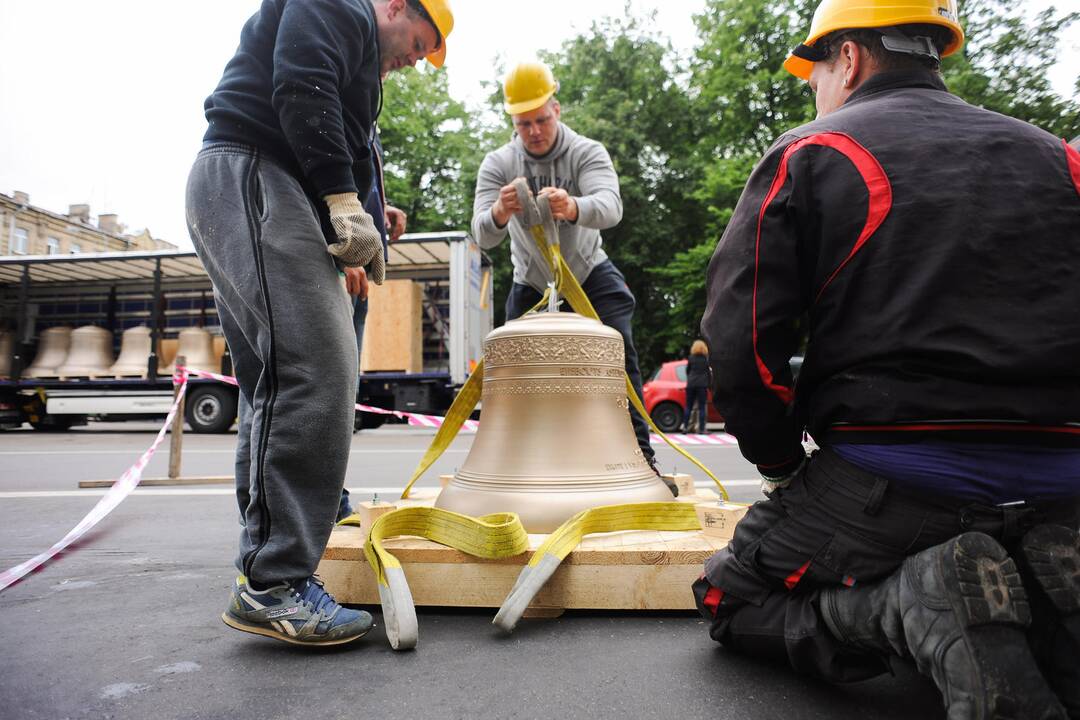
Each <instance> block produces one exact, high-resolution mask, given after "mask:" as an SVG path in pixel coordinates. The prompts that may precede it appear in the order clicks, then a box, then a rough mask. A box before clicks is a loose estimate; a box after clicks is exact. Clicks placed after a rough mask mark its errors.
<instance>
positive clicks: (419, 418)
mask: <svg viewBox="0 0 1080 720" xmlns="http://www.w3.org/2000/svg"><path fill="white" fill-rule="evenodd" d="M187 372H188V374H189V375H193V376H195V377H201V378H209V379H211V380H217V381H219V382H224V383H229V384H230V385H237V384H238V383H237V382H236V378H234V377H230V376H228V375H219V374H218V373H212V372H209V371H207V370H197V369H195V368H188V369H187ZM356 409H357V410H359V411H361V412H366V413H374V414H376V415H393V416H394V417H398V418H401V419H403V420H405V421H407V422H408V423H409V424H410V425H413V426H416V427H431V428H437V427H441V426H442V424H443V421H444V420H445V419H446V418H444V417H440V416H438V415H421V414H420V413H411V412H404V411H402V410H387V409H386V408H380V407H373V406H371V405H361V404H360V403H357V404H356ZM478 427H480V423H478V422H477V421H475V420H466V421H465V422H464V423H462V425H461V429H462V430H466V431H471V432H475V431H476V428H478Z"/></svg>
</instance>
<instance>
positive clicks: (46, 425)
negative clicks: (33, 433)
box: [30, 415, 85, 432]
mask: <svg viewBox="0 0 1080 720" xmlns="http://www.w3.org/2000/svg"><path fill="white" fill-rule="evenodd" d="M78 419H79V417H78V416H77V415H45V416H42V417H39V418H38V419H37V420H31V421H30V427H32V428H34V429H35V430H40V431H41V432H65V431H67V430H70V429H71V428H72V426H73V425H75V423H76V422H77V421H78ZM84 424H85V421H84Z"/></svg>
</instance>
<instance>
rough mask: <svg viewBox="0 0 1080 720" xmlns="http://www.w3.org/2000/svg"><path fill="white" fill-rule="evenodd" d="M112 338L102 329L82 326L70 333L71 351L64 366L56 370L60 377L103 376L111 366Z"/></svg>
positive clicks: (93, 326)
mask: <svg viewBox="0 0 1080 720" xmlns="http://www.w3.org/2000/svg"><path fill="white" fill-rule="evenodd" d="M112 342H113V336H112V333H111V332H109V331H108V330H105V329H104V328H99V327H97V326H95V325H84V326H83V327H81V328H76V329H75V330H74V331H73V332H72V333H71V349H70V350H68V356H67V358H65V359H64V364H63V365H61V366H60V367H58V368H57V369H56V374H57V375H60V376H64V375H68V376H76V375H79V376H81V375H104V374H105V373H106V372H108V370H109V366H111V365H112V364H113V349H112Z"/></svg>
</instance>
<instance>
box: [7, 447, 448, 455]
mask: <svg viewBox="0 0 1080 720" xmlns="http://www.w3.org/2000/svg"><path fill="white" fill-rule="evenodd" d="M137 452H138V449H136V448H132V449H130V450H7V451H4V450H0V455H131V454H132V453H137ZM467 452H469V450H468V449H467V448H450V449H448V450H445V451H444V454H445V453H467ZM184 454H185V455H234V454H236V449H235V448H223V449H221V450H184ZM349 454H350V455H417V456H419V455H423V454H424V451H423V450H422V449H420V448H417V449H416V450H379V449H368V448H353V449H352V450H350V451H349Z"/></svg>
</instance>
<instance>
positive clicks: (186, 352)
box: [158, 327, 221, 375]
mask: <svg viewBox="0 0 1080 720" xmlns="http://www.w3.org/2000/svg"><path fill="white" fill-rule="evenodd" d="M175 357H182V358H184V365H186V366H187V367H189V368H196V369H198V370H208V371H209V372H221V360H219V359H217V358H215V356H214V337H213V336H212V335H211V334H210V332H209V331H208V330H206V328H200V327H189V328H184V329H183V330H181V331H180V338H179V342H178V343H177V347H176V356H175ZM175 370H176V365H175V364H174V363H169V366H168V367H165V368H162V369H161V370H158V374H159V375H171V374H172V373H173V372H174V371H175Z"/></svg>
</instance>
